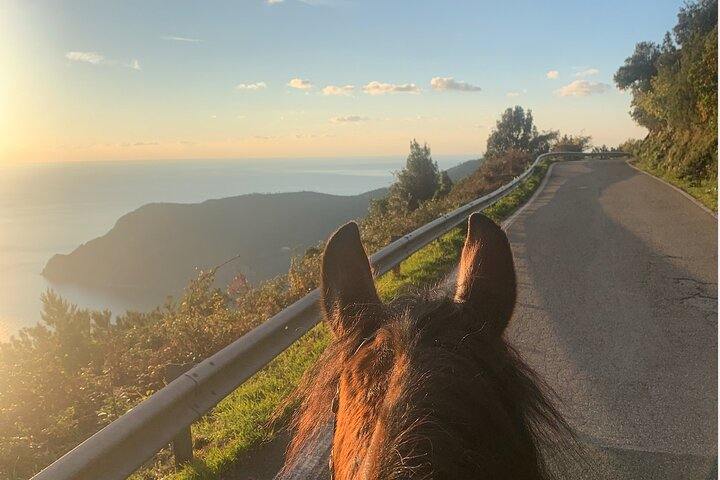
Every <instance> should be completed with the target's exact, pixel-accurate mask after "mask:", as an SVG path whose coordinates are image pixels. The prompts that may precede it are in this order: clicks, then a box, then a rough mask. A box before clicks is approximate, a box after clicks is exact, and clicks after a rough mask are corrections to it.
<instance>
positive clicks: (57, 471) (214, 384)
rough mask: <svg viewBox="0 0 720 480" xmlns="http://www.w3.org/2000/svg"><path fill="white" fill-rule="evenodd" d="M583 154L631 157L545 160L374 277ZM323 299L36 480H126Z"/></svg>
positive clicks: (277, 319)
mask: <svg viewBox="0 0 720 480" xmlns="http://www.w3.org/2000/svg"><path fill="white" fill-rule="evenodd" d="M580 156H582V157H588V156H604V157H621V156H629V154H627V153H623V152H612V153H576V152H553V153H545V154H542V155H540V156H538V157H537V158H536V159H535V161H534V162H533V163H532V164H531V165H530V167H528V169H527V170H525V172H523V173H522V174H521V175H520V176H518V177H516V178H515V179H514V180H512V181H511V182H509V183H508V184H506V185H504V186H502V187H500V188H498V189H497V190H495V191H494V192H491V193H489V194H487V195H484V196H482V197H480V198H478V199H477V200H474V201H472V202H470V203H467V204H465V205H463V206H461V207H459V208H457V209H455V210H453V211H452V212H450V213H447V214H445V215H443V216H441V217H439V218H437V219H435V220H433V221H432V222H430V223H428V224H426V225H424V226H422V227H420V228H418V229H417V230H415V231H414V232H412V233H409V234H407V235H405V236H403V237H401V238H399V239H398V240H396V241H394V242H392V243H391V244H390V245H388V246H386V247H385V248H383V249H382V250H380V251H378V252H377V253H375V254H373V255H372V256H371V257H370V261H371V263H372V265H373V271H374V272H375V274H376V275H377V276H380V275H383V274H385V273H387V272H388V271H390V270H392V269H393V268H394V267H395V266H397V265H399V264H400V262H401V261H403V260H404V259H406V258H407V257H409V256H410V255H412V254H413V253H415V252H416V251H418V250H420V249H421V248H422V247H424V246H426V245H427V244H429V243H430V242H432V241H433V240H435V239H437V238H438V237H440V236H441V235H443V234H445V233H447V232H448V231H450V230H452V229H453V228H455V227H456V226H458V225H460V224H461V223H463V222H465V221H467V218H468V217H469V216H470V214H472V213H474V212H476V211H480V210H483V209H485V208H487V207H489V206H491V205H493V204H495V203H496V202H497V201H498V200H500V199H502V198H503V197H505V196H507V195H508V194H510V193H511V192H512V191H514V190H515V189H516V188H517V187H518V186H519V185H520V184H522V183H523V182H524V181H525V180H526V179H527V178H528V177H529V176H530V174H531V173H532V172H533V170H534V169H535V167H536V166H537V165H538V163H539V162H541V161H542V160H543V159H545V158H548V157H574V158H578V157H580ZM319 296H320V295H319V291H318V290H317V289H316V290H313V291H312V292H310V293H309V294H308V295H306V296H305V297H303V298H302V299H300V300H298V301H297V302H295V303H293V304H292V305H290V306H289V307H287V308H286V309H284V310H282V311H281V312H279V313H278V314H277V315H275V316H273V317H272V318H270V319H269V320H267V321H266V322H264V323H263V324H262V325H260V326H258V327H257V328H255V329H253V330H251V331H250V332H248V333H247V334H245V335H243V336H242V337H240V338H239V339H238V340H236V341H235V342H233V343H231V344H230V345H228V346H227V347H225V348H223V349H222V350H220V351H219V352H217V353H215V354H214V355H212V356H210V357H208V358H207V359H205V360H204V361H202V362H201V363H199V364H197V365H196V366H194V367H193V368H191V369H190V370H189V371H187V372H186V373H184V374H182V375H180V376H179V377H178V378H177V379H175V380H173V381H172V382H170V383H169V384H168V385H167V386H165V387H164V388H162V389H161V390H159V391H158V392H156V393H155V394H153V395H152V396H150V397H149V398H147V399H146V400H144V401H143V402H141V403H140V404H139V405H137V406H136V407H134V408H132V409H131V410H130V411H129V412H127V413H126V414H125V415H123V416H121V417H120V418H118V419H117V420H115V421H114V422H112V423H111V424H110V425H108V426H106V427H105V428H103V429H102V430H100V431H99V432H97V433H96V434H94V435H93V436H91V437H90V438H88V439H87V440H85V441H84V442H83V443H81V444H80V445H78V446H77V447H75V448H74V449H73V450H71V451H70V452H68V453H67V454H65V455H64V456H63V457H61V458H60V459H58V460H57V461H56V462H54V463H53V464H51V465H50V466H48V467H47V468H45V469H44V470H43V471H41V472H40V473H38V474H37V475H35V476H34V477H33V480H71V479H72V480H96V479H98V478H103V479H106V480H114V479H122V478H126V477H127V476H129V475H130V474H132V473H133V472H134V471H135V470H137V469H138V468H139V467H140V466H142V464H143V463H144V462H146V461H147V460H148V459H150V458H152V456H153V455H155V453H157V452H158V451H159V450H160V449H162V448H164V447H166V446H167V445H168V444H169V443H170V442H172V441H173V439H174V438H176V437H177V436H178V435H179V434H181V433H182V432H183V431H184V430H185V429H187V428H189V426H190V425H191V424H192V423H193V422H195V421H196V420H198V419H199V418H200V417H202V416H203V415H205V414H206V413H207V412H208V411H210V409H212V408H213V407H214V406H215V405H217V403H218V402H219V401H220V400H222V399H223V398H225V397H226V396H227V395H229V394H230V393H231V392H232V391H234V390H235V389H236V388H238V387H239V386H240V385H242V384H243V383H244V382H245V381H246V380H247V379H249V378H250V377H251V376H252V375H254V374H255V373H257V372H258V371H259V370H261V369H262V368H263V367H264V366H265V365H267V364H268V363H270V361H272V360H273V359H274V358H275V357H276V356H278V355H279V354H280V353H282V352H283V351H284V350H285V349H286V348H288V347H289V346H290V345H292V344H293V343H294V342H295V341H297V340H298V339H299V338H300V337H302V336H303V335H304V334H305V333H307V332H308V331H309V330H310V329H311V328H312V327H313V326H315V325H316V324H317V323H318V321H319V319H320V311H319V308H318V299H319Z"/></svg>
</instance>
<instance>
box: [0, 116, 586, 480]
mask: <svg viewBox="0 0 720 480" xmlns="http://www.w3.org/2000/svg"><path fill="white" fill-rule="evenodd" d="M558 138H565V137H559V135H558V134H557V132H543V133H539V132H538V131H537V129H536V128H535V126H534V124H533V120H532V114H531V112H530V111H527V112H525V111H524V110H523V109H522V108H521V107H515V108H512V109H508V110H506V112H505V113H504V114H503V116H502V117H501V119H500V120H499V121H498V122H497V126H496V129H495V131H494V132H493V134H492V135H491V138H490V139H488V146H489V147H488V150H490V148H491V147H493V148H495V147H497V145H499V144H500V143H499V142H500V141H501V140H500V139H502V142H504V143H502V148H500V147H497V148H496V149H495V150H493V151H492V153H491V154H488V155H486V157H485V159H484V161H483V162H482V163H481V165H480V168H479V169H478V171H476V172H475V173H472V174H470V175H469V176H467V177H465V178H463V179H462V180H460V181H458V182H457V183H455V184H452V182H450V179H449V178H448V177H447V175H444V174H443V172H441V171H439V170H438V168H437V164H436V163H435V162H434V161H433V160H432V156H431V152H430V148H429V147H428V146H427V145H422V146H421V145H420V144H419V143H418V142H416V141H414V140H413V141H412V142H411V144H410V154H409V155H408V158H407V163H406V167H405V168H404V169H402V170H401V171H400V172H398V173H397V178H398V181H397V183H396V184H394V185H393V187H392V188H391V189H390V193H389V194H388V196H387V197H386V198H384V199H380V200H375V201H373V202H372V203H371V205H370V208H369V213H368V216H367V217H366V218H364V219H362V220H360V224H361V231H362V236H363V242H364V244H365V247H366V249H367V250H368V252H370V253H371V252H374V251H377V250H378V249H380V248H382V247H383V246H385V245H386V244H388V243H389V242H390V241H391V240H392V239H393V237H396V236H400V235H403V234H406V233H408V232H410V231H412V230H414V229H416V228H418V227H420V226H421V225H423V224H425V223H427V222H429V221H430V220H432V219H434V218H437V217H438V216H439V215H442V214H444V213H446V212H448V211H450V210H453V209H454V208H457V207H458V206H460V205H462V204H464V203H467V202H468V201H470V200H473V199H475V198H477V197H479V196H481V195H483V194H485V193H488V192H490V191H492V190H495V189H496V188H498V187H500V186H501V185H503V184H505V183H507V182H508V181H509V180H510V179H512V178H513V177H515V176H517V175H519V174H520V173H522V172H523V171H524V170H525V169H526V168H527V166H528V165H529V164H530V162H531V161H532V160H533V159H534V158H535V156H536V155H537V154H539V153H544V152H546V151H548V150H550V149H552V148H555V147H557V148H558V149H559V148H560V147H559V145H560V144H559V143H558V142H557V139H558ZM508 139H509V140H508ZM588 140H589V139H588ZM496 142H497V143H496ZM586 146H587V145H584V146H583V148H584V147H586ZM577 148H580V147H579V146H578V147H577ZM546 169H547V166H546V165H542V166H540V167H538V168H537V169H536V171H535V172H533V174H532V176H531V177H530V178H529V180H528V181H527V182H526V183H525V184H524V185H523V186H522V187H520V188H519V189H517V190H516V191H515V192H513V193H512V194H511V195H509V196H508V197H506V198H505V199H503V200H502V201H501V202H499V203H498V204H496V205H495V206H493V207H492V208H490V209H489V210H486V214H488V215H489V216H491V217H492V218H494V219H495V220H500V219H502V218H505V217H506V216H508V215H509V214H510V213H511V212H512V211H513V210H514V209H515V208H516V207H517V206H518V205H520V204H521V203H522V202H524V201H525V200H526V199H527V198H528V197H529V196H530V195H531V193H532V192H533V191H534V189H535V188H536V187H537V185H538V184H539V182H540V180H541V178H542V177H543V175H544V174H545V171H546ZM463 240H464V232H463V228H458V229H456V230H454V231H452V232H450V233H449V234H447V235H445V236H444V237H443V238H441V239H439V240H437V241H435V242H433V243H432V244H431V245H429V246H427V247H426V248H424V249H423V250H421V251H420V252H417V253H416V254H415V255H413V256H412V257H410V258H409V259H407V260H406V261H405V262H403V265H402V266H401V269H400V272H399V273H389V274H388V275H386V276H385V277H383V278H381V279H380V281H379V291H380V292H381V295H382V296H383V297H384V298H390V297H393V296H395V295H397V294H398V293H400V292H403V291H406V290H407V289H411V288H417V287H418V286H419V285H423V284H429V283H433V282H437V281H439V280H440V279H441V278H442V277H443V276H444V275H445V274H446V272H447V271H448V270H449V269H450V268H452V266H453V265H454V263H455V262H456V261H457V258H458V255H459V251H460V249H461V247H462V243H463ZM322 248H323V245H322V244H320V245H317V246H316V247H313V248H309V249H308V250H307V251H306V252H305V253H304V254H303V255H300V256H297V257H295V258H294V259H293V260H292V263H291V265H290V268H289V270H288V273H287V274H286V275H281V276H278V277H276V278H274V279H271V280H268V281H265V282H262V283H260V284H259V285H250V284H248V283H247V282H245V281H243V279H242V278H237V279H235V281H233V282H231V284H230V286H229V287H228V288H227V289H220V288H216V287H215V286H214V285H215V284H214V277H215V273H216V270H215V269H210V270H209V271H206V272H202V273H200V274H199V276H198V278H197V279H196V280H194V281H193V282H191V284H190V285H188V286H187V288H186V289H185V293H184V294H183V296H182V297H181V298H180V299H178V300H177V301H172V300H169V301H168V302H166V304H165V305H163V306H160V307H158V308H156V309H155V310H153V311H150V312H126V313H124V314H122V315H118V316H116V317H114V318H113V315H112V313H111V312H109V311H102V312H101V311H89V310H85V309H79V308H77V307H76V306H74V305H70V304H68V302H66V301H65V300H64V299H62V298H60V297H59V296H58V295H56V294H55V293H53V292H52V291H48V292H47V293H46V294H44V295H43V312H42V322H41V323H40V324H38V325H36V326H34V327H31V328H25V329H23V330H21V331H20V332H19V333H18V334H17V335H15V336H14V337H13V338H12V339H11V341H9V342H6V343H0V477H2V478H9V479H21V478H28V477H30V476H31V475H32V474H34V473H35V472H37V471H39V470H41V469H42V468H43V467H45V466H46V465H48V464H50V463H51V462H52V461H54V460H55V459H57V458H59V457H60V456H61V455H62V454H64V453H65V452H67V451H69V450H70V449H72V448H73V447H74V446H76V445H77V444H79V443H80V442H82V441H83V440H84V439H86V438H87V437H89V436H90V435H92V434H93V433H95V432H96V431H98V430H99V429H101V428H102V427H104V426H105V425H107V424H109V423H110V422H112V421H113V420H115V419H117V418H118V417H119V416H121V415H122V414H124V413H125V412H127V411H128V410H129V409H130V408H132V407H133V406H134V405H136V404H138V403H139V402H140V401H142V400H143V399H145V398H147V397H148V396H149V395H151V394H152V393H153V392H155V391H157V390H159V389H160V388H162V387H163V386H164V384H165V381H164V374H165V367H166V366H167V365H168V364H171V363H174V364H184V363H194V362H199V361H201V360H202V359H204V358H207V357H208V356H209V355H212V354H213V353H215V352H216V351H218V350H219V349H221V348H223V347H224V346H226V345H228V344H229V343H231V342H232V341H234V340H235V339H237V338H239V337H240V336H242V335H243V334H244V333H246V332H248V331H249V330H251V329H252V328H254V327H256V326H257V325H259V324H260V323H262V322H263V321H265V320H266V319H268V318H269V317H271V316H272V315H274V314H276V313H277V312H279V311H280V310H282V309H283V308H285V307H286V306H288V305H289V304H291V303H292V302H294V301H296V300H298V299H300V298H302V297H303V296H304V295H306V294H307V293H308V292H310V291H311V290H313V289H314V288H316V287H317V286H318V272H319V266H320V258H321V252H322ZM327 342H328V336H327V332H326V331H325V330H324V328H323V327H322V326H318V327H316V328H315V329H313V330H312V331H311V332H309V333H308V334H307V335H305V337H303V339H302V340H301V341H299V342H297V343H296V344H295V345H293V346H292V347H291V348H289V349H288V350H287V351H286V352H285V353H284V354H282V355H281V356H280V357H278V358H277V359H276V360H274V361H273V362H272V363H271V364H270V365H268V366H267V367H266V368H265V369H263V370H262V371H261V372H259V373H258V374H256V375H255V376H254V377H253V378H252V379H251V380H250V381H248V382H247V383H246V384H245V385H243V386H242V387H241V388H239V389H238V390H237V391H235V392H234V393H233V394H231V395H230V396H228V397H227V398H226V399H224V400H223V401H222V402H221V403H220V404H219V405H218V406H217V407H216V408H215V409H213V411H212V412H210V414H208V415H206V416H205V417H204V418H203V419H202V420H201V421H199V422H197V423H196V424H195V425H193V427H192V430H193V438H194V447H195V453H196V456H197V458H198V459H197V460H195V461H194V462H193V463H192V464H190V465H188V466H186V467H184V468H183V469H182V470H180V471H177V472H176V471H175V467H174V466H173V465H172V461H171V459H170V454H169V453H168V451H165V450H164V451H161V452H160V453H159V454H158V455H157V456H156V457H155V458H154V459H153V460H152V461H151V462H149V464H148V465H146V467H145V468H143V469H142V470H141V471H140V472H138V473H137V474H136V478H158V477H166V476H171V477H172V478H219V477H220V476H221V475H222V474H223V472H226V471H227V470H228V469H229V468H231V467H232V465H233V464H235V463H236V462H238V460H241V459H242V458H244V456H246V454H247V452H249V451H251V450H252V449H253V448H256V447H257V446H258V445H260V444H261V443H262V442H264V441H266V440H268V439H270V438H272V436H273V435H274V432H273V431H272V430H271V429H270V427H269V419H270V418H271V416H272V413H273V412H274V411H275V409H276V408H277V406H278V405H279V404H281V403H282V401H283V400H284V399H285V398H286V397H287V395H288V394H289V393H290V391H291V390H292V389H293V388H294V386H295V385H297V383H298V382H299V379H300V377H301V376H302V373H303V372H304V370H305V369H306V368H307V367H308V366H309V365H310V364H311V363H312V362H313V361H314V360H315V359H316V358H317V356H318V355H319V354H320V353H321V352H322V350H323V348H324V347H325V345H326V344H327Z"/></svg>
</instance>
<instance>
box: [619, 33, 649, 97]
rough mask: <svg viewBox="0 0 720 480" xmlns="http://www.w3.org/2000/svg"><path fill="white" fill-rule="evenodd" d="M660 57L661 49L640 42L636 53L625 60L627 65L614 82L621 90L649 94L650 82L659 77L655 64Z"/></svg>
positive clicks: (621, 69)
mask: <svg viewBox="0 0 720 480" xmlns="http://www.w3.org/2000/svg"><path fill="white" fill-rule="evenodd" d="M659 57H660V47H659V46H658V45H657V44H656V43H653V42H640V43H638V44H636V45H635V52H633V54H632V55H631V56H629V57H628V58H626V59H625V64H624V65H623V66H622V67H620V68H618V71H617V72H616V73H615V76H614V80H615V83H616V84H617V86H618V88H619V89H620V90H627V89H630V90H632V92H633V93H636V92H647V91H648V90H650V89H651V85H650V80H652V79H653V78H654V77H655V76H656V75H657V73H658V72H657V67H656V66H655V63H656V62H657V60H658V58H659Z"/></svg>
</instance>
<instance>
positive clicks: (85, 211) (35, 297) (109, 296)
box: [0, 155, 476, 341]
mask: <svg viewBox="0 0 720 480" xmlns="http://www.w3.org/2000/svg"><path fill="white" fill-rule="evenodd" d="M471 158H476V157H473V156H471V155H448V156H441V157H439V156H436V157H434V160H435V161H437V163H438V166H439V167H440V168H441V169H447V168H450V167H453V166H455V165H458V164H460V163H462V162H463V161H466V160H469V159H471ZM404 165H405V159H404V158H403V157H400V156H398V157H367V158H364V157H363V158H361V157H348V158H323V159H308V158H295V159H288V158H285V159H242V160H152V161H102V162H101V161H97V162H87V161H84V162H53V163H26V164H21V163H7V164H2V163H0V341H7V340H8V339H9V338H10V336H11V335H13V334H15V333H16V332H17V331H18V330H19V329H21V328H23V327H28V326H32V325H34V324H36V323H38V322H39V321H40V320H41V311H42V302H41V300H40V297H41V295H42V294H43V293H44V292H46V291H48V290H49V289H52V290H53V291H55V292H56V293H58V294H59V295H61V296H62V297H63V298H64V299H65V300H67V301H68V302H69V303H70V304H73V305H77V306H78V307H79V308H89V309H94V310H106V309H107V310H110V311H112V312H113V313H114V314H121V313H123V312H125V310H128V309H132V310H140V311H145V310H150V309H152V308H153V307H155V306H156V304H157V299H156V298H153V299H150V298H143V297H142V296H141V295H139V296H136V297H128V296H127V295H123V296H118V295H114V294H113V292H102V293H101V292H97V291H91V290H88V289H87V288H81V287H78V286H74V285H67V284H53V283H51V282H49V281H47V280H45V278H43V277H42V275H41V274H40V273H41V271H42V269H43V268H44V266H45V264H46V263H47V261H48V259H49V258H50V257H51V256H53V255H54V254H56V253H70V252H72V251H73V250H74V249H75V248H77V247H78V246H79V245H81V244H83V243H85V242H87V241H89V240H92V239H94V238H97V237H99V236H102V235H104V234H105V233H107V232H108V231H109V230H110V229H111V228H112V227H113V225H114V224H115V222H116V221H117V220H118V218H120V217H121V216H123V215H125V214H126V213H129V212H131V211H133V210H135V209H137V208H139V207H141V206H142V205H145V204H148V203H155V202H173V203H197V202H202V201H204V200H208V199H215V198H225V197H231V196H236V195H242V194H247V193H277V192H297V191H315V192H321V193H328V194H334V195H357V194H360V193H364V192H367V191H370V190H374V189H377V188H381V187H387V186H389V185H390V184H392V182H393V181H394V179H395V177H394V176H393V172H396V171H398V170H400V169H401V168H403V167H404ZM172 294H177V292H168V295H172Z"/></svg>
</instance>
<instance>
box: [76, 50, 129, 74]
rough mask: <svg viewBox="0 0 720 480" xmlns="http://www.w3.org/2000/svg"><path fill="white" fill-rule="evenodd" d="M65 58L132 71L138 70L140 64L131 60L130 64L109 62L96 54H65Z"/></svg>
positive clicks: (101, 55)
mask: <svg viewBox="0 0 720 480" xmlns="http://www.w3.org/2000/svg"><path fill="white" fill-rule="evenodd" d="M65 58H67V59H68V60H73V61H75V62H85V63H90V64H92V65H107V66H111V67H112V66H114V67H125V68H131V69H133V70H140V62H138V61H137V59H136V58H133V59H132V60H131V61H130V63H126V62H120V61H118V60H109V59H107V58H105V56H104V55H103V54H101V53H97V52H67V53H66V54H65Z"/></svg>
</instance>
